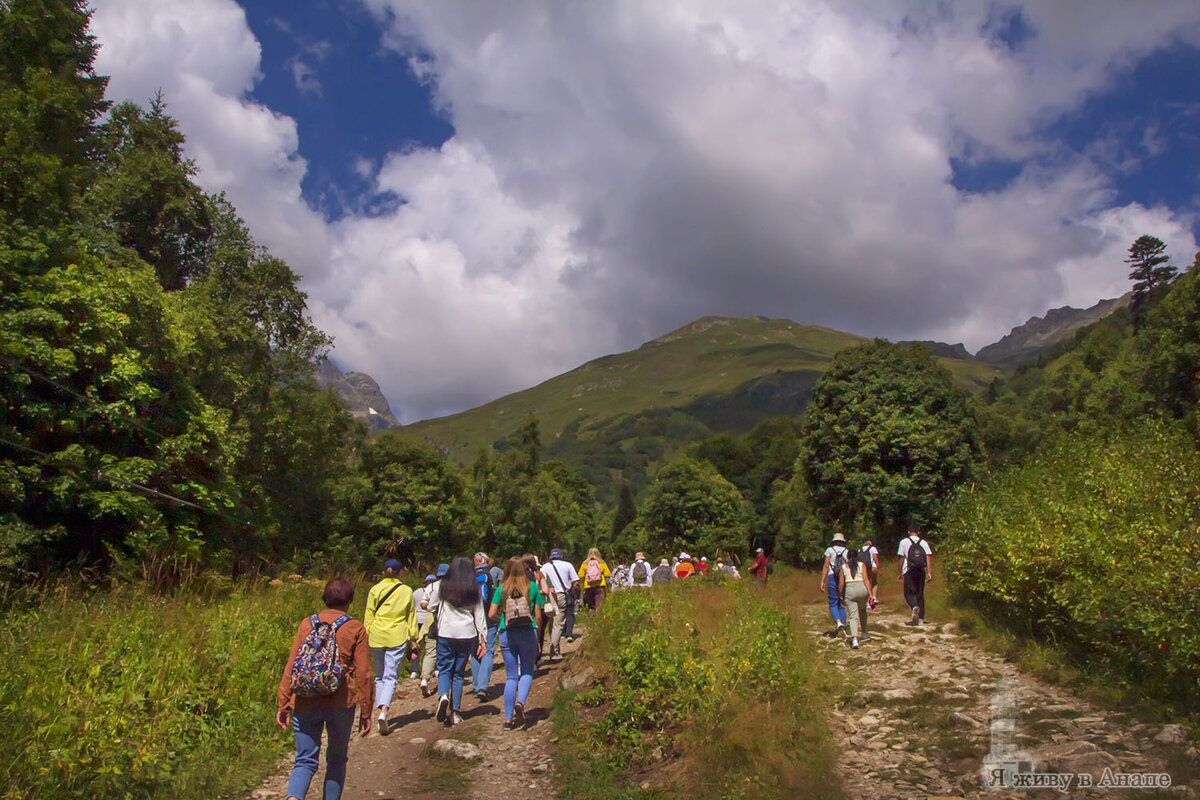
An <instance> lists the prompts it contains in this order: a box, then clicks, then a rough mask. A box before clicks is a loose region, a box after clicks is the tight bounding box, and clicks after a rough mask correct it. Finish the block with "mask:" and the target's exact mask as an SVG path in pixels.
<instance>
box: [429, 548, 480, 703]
mask: <svg viewBox="0 0 1200 800" xmlns="http://www.w3.org/2000/svg"><path fill="white" fill-rule="evenodd" d="M429 607H430V609H432V610H433V611H435V613H436V614H437V627H438V639H437V669H438V704H437V721H438V722H445V723H446V724H447V725H457V724H458V723H459V722H462V717H461V716H459V713H458V712H459V709H460V708H461V703H462V687H463V675H464V674H465V673H466V671H467V661H468V660H469V659H470V658H471V656H472V655H474V656H475V658H483V656H484V655H485V654H486V653H487V645H486V643H485V640H486V638H487V622H486V621H485V619H484V613H483V598H481V597H480V596H479V584H478V583H477V582H476V581H475V568H474V567H473V566H472V565H471V559H469V558H467V557H466V556H455V557H454V558H452V559H451V560H450V568H449V570H448V571H447V572H446V577H444V578H442V579H441V580H440V581H438V582H437V583H435V584H433V589H432V590H431V592H430V601H429Z"/></svg>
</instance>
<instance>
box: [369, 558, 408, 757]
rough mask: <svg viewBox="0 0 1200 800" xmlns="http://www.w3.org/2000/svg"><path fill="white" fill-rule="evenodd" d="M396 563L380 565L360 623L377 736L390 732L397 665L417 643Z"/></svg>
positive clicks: (405, 593) (391, 561)
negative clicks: (372, 677) (370, 675)
mask: <svg viewBox="0 0 1200 800" xmlns="http://www.w3.org/2000/svg"><path fill="white" fill-rule="evenodd" d="M400 570H401V566H400V562H399V561H397V560H396V559H394V558H389V559H388V560H387V561H386V562H384V565H383V577H382V579H381V580H380V581H379V583H377V584H375V585H374V586H372V587H371V591H370V592H368V593H367V608H366V613H365V614H364V616H363V625H364V626H365V627H366V629H367V641H368V643H369V644H370V646H371V661H372V663H373V665H374V667H375V704H376V706H375V709H376V712H377V713H378V715H379V735H380V736H387V735H388V734H389V733H391V730H389V728H388V711H389V710H390V709H391V705H392V695H393V694H395V693H396V681H397V679H398V678H399V677H400V667H401V665H402V664H403V663H404V657H405V656H406V655H407V654H408V648H409V646H410V645H411V646H412V647H416V643H417V631H418V628H417V608H416V604H415V603H414V602H413V590H412V589H410V588H408V587H407V586H405V585H404V584H403V583H401V582H400Z"/></svg>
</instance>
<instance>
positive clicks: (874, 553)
mask: <svg viewBox="0 0 1200 800" xmlns="http://www.w3.org/2000/svg"><path fill="white" fill-rule="evenodd" d="M858 560H859V561H861V562H862V563H863V566H864V567H866V568H867V575H869V576H870V578H871V583H872V584H873V585H874V584H878V583H879V548H878V547H876V546H875V545H874V544H873V543H872V542H871V540H870V539H867V540H866V541H865V542H863V544H862V547H860V548H858Z"/></svg>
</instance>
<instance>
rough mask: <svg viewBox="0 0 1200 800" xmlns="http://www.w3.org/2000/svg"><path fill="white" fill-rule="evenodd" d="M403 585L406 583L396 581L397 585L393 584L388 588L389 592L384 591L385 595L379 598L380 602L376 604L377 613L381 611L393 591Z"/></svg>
mask: <svg viewBox="0 0 1200 800" xmlns="http://www.w3.org/2000/svg"><path fill="white" fill-rule="evenodd" d="M403 585H404V584H403V583H400V582H399V581H396V585H395V586H393V587H392V588H390V589H388V590H387V592H385V593H384V595H383V597H381V598H379V602H378V603H376V604H375V613H376V614H378V613H379V609H381V608H383V604H384V603H386V602H387V599H388V598H389V597H391V596H392V592H394V591H396V590H397V589H399V588H400V587H401V586H403Z"/></svg>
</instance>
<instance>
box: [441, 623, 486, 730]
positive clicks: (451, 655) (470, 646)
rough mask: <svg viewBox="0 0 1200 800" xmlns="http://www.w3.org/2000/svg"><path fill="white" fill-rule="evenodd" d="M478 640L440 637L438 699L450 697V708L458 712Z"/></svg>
mask: <svg viewBox="0 0 1200 800" xmlns="http://www.w3.org/2000/svg"><path fill="white" fill-rule="evenodd" d="M478 642H479V640H478V639H444V638H442V637H441V636H439V637H438V643H437V668H438V697H441V696H442V695H444V694H448V695H450V708H451V709H452V710H454V711H458V709H459V708H460V707H461V704H462V687H463V675H464V674H465V673H466V671H467V661H468V660H469V659H470V658H471V654H472V653H474V652H475V648H476V647H477V646H478Z"/></svg>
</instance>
